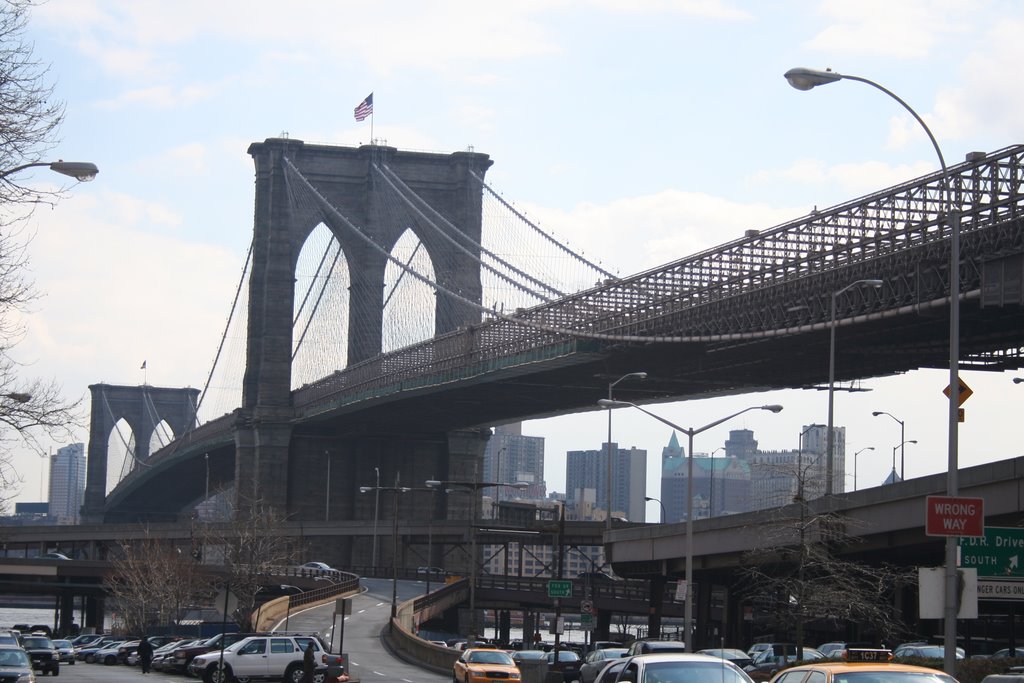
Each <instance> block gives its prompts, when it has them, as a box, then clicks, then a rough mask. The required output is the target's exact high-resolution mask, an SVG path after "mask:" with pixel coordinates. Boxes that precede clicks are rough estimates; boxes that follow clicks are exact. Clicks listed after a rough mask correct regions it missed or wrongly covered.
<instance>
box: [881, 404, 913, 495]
mask: <svg viewBox="0 0 1024 683" xmlns="http://www.w3.org/2000/svg"><path fill="white" fill-rule="evenodd" d="M871 414H872V415H873V416H875V417H878V416H879V415H888V416H889V417H891V418H892V419H894V420H896V421H897V422H899V424H900V443H901V444H903V446H905V445H906V443H907V442H906V438H907V435H906V424H905V423H904V422H903V420H901V419H899V418H898V417H896V416H895V415H893V414H892V413H887V412H885V411H884V410H876V411H874V412H872V413H871ZM915 443H916V442H915ZM903 446H900V480H901V481H903V480H906V476H905V475H904V463H905V459H904V457H903V456H904V455H905V453H904V451H905V450H906V449H905V448H904V447H903ZM892 471H893V472H895V471H896V464H895V463H893V467H892Z"/></svg>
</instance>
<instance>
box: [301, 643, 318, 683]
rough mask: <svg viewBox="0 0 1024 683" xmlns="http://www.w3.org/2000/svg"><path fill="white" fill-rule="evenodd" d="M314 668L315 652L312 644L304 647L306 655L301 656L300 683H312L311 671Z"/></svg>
mask: <svg viewBox="0 0 1024 683" xmlns="http://www.w3.org/2000/svg"><path fill="white" fill-rule="evenodd" d="M315 668H316V651H315V650H314V649H313V643H312V642H310V643H309V645H307V646H306V653H305V654H304V655H302V683H313V670H314V669H315Z"/></svg>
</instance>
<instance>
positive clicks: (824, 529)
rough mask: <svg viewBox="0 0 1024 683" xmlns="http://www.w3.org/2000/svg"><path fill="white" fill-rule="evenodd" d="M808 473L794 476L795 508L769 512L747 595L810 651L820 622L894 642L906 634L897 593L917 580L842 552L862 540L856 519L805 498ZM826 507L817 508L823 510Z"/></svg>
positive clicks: (752, 554) (746, 560) (745, 579)
mask: <svg viewBox="0 0 1024 683" xmlns="http://www.w3.org/2000/svg"><path fill="white" fill-rule="evenodd" d="M806 475H807V469H804V470H803V471H802V472H798V473H796V474H795V476H796V478H797V481H798V484H797V493H796V495H795V496H793V503H792V504H791V505H787V506H785V507H781V508H776V509H775V510H773V511H767V512H766V518H765V522H764V524H763V525H760V526H759V528H758V529H757V534H756V537H757V538H759V539H760V541H761V542H760V544H759V545H758V546H757V547H755V548H753V549H752V550H750V551H748V552H747V553H746V554H745V555H744V557H743V568H742V570H741V572H742V581H741V583H742V590H743V592H744V594H745V595H746V596H747V597H748V598H749V599H751V600H752V601H754V602H755V603H756V604H759V605H761V606H762V607H764V608H766V610H767V613H768V614H769V615H770V618H771V619H772V620H773V621H774V624H773V626H774V628H775V629H776V630H777V631H780V632H782V633H785V634H792V635H793V636H795V644H796V646H797V648H798V652H800V651H801V650H802V648H803V647H804V630H805V625H806V624H808V623H809V622H811V621H814V620H818V619H825V620H830V621H831V622H833V623H835V622H840V623H845V624H848V625H855V626H856V627H857V628H858V629H859V630H860V631H861V632H862V633H864V634H865V636H864V639H867V637H868V635H870V636H871V637H872V638H873V639H874V640H876V641H889V640H890V639H893V638H895V637H898V636H900V635H903V634H905V633H906V626H905V625H904V624H903V623H902V621H901V620H900V618H899V613H898V610H897V609H896V606H895V597H894V596H895V594H896V590H897V589H898V588H899V587H901V586H907V585H913V584H914V583H916V576H915V574H914V572H913V571H912V570H907V569H904V568H899V567H894V566H891V565H888V564H885V563H879V564H870V565H869V564H866V563H862V562H856V561H853V560H850V559H845V558H843V557H840V556H839V555H838V554H837V551H839V550H840V549H845V550H849V548H850V547H851V546H854V545H856V543H857V542H858V539H857V538H856V537H854V536H853V535H852V534H851V533H850V525H851V523H852V522H851V520H850V519H849V518H847V517H844V516H843V515H839V514H837V513H835V512H831V511H828V509H827V507H826V506H823V505H821V506H814V505H812V504H810V503H809V502H808V501H807V500H806V499H805V498H804V495H803V494H804V490H805V487H804V485H803V484H804V479H805V478H806ZM818 507H821V508H823V509H821V510H818V509H816V508H818Z"/></svg>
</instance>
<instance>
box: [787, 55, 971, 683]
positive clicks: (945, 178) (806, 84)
mask: <svg viewBox="0 0 1024 683" xmlns="http://www.w3.org/2000/svg"><path fill="white" fill-rule="evenodd" d="M784 75H785V77H786V80H787V81H789V84H790V85H791V86H793V87H794V88H796V89H797V90H810V89H811V88H814V87H816V86H819V85H826V84H828V83H834V82H836V81H839V80H847V81H858V82H860V83H864V84H866V85H870V86H871V87H872V88H875V89H877V90H880V91H881V92H883V93H885V94H886V95H888V96H889V97H891V98H892V99H894V100H896V102H898V103H899V104H900V106H902V107H903V108H904V109H905V110H907V111H908V112H909V113H910V115H911V116H913V117H914V120H915V121H917V122H918V124H920V126H921V129H922V130H924V132H925V135H927V136H928V140H929V141H930V142H931V143H932V147H933V148H934V149H935V154H936V155H937V156H938V157H939V165H940V166H941V167H942V191H943V194H944V198H943V199H944V203H945V206H946V209H947V212H946V217H947V220H948V222H949V417H948V422H949V445H948V458H947V460H948V462H947V471H946V493H947V495H949V496H951V497H952V496H956V495H957V493H958V490H959V482H958V478H959V474H958V470H957V468H958V465H957V460H958V453H957V450H958V447H959V443H958V440H959V434H958V428H959V425H958V422H959V408H960V212H959V211H958V210H956V209H954V208H953V205H952V201H951V197H950V193H951V190H950V176H949V169H948V168H947V167H946V159H945V158H944V157H943V156H942V150H941V149H939V143H938V142H937V141H936V140H935V136H934V135H932V131H931V129H930V128H928V125H927V124H926V123H925V122H924V119H922V118H921V117H920V116H919V115H918V113H917V112H916V111H914V109H913V108H912V107H911V106H910V105H909V104H907V103H906V102H904V101H903V100H902V99H900V97H899V96H898V95H896V94H895V93H894V92H892V91H891V90H888V89H887V88H884V87H883V86H881V85H879V84H878V83H875V82H874V81H871V80H868V79H867V78H862V77H860V76H850V75H848V74H840V73H836V72H835V71H820V70H817V69H806V68H803V67H800V68H795V69H790V70H789V71H787V72H786V73H785V74H784ZM956 550H957V538H956V536H948V537H946V557H945V563H946V571H945V580H946V581H945V583H946V591H945V594H946V595H945V605H944V608H943V618H944V622H945V623H944V624H943V638H944V642H946V643H947V644H948V643H956V615H957V572H956ZM942 664H943V670H945V671H946V673H948V674H950V675H953V674H954V673H955V671H956V649H955V648H953V647H947V648H945V650H944V656H943V662H942Z"/></svg>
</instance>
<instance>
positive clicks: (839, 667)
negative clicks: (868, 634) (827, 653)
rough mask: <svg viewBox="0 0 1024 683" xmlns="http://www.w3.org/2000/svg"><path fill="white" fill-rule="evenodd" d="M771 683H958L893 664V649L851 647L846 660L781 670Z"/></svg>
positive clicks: (937, 673)
mask: <svg viewBox="0 0 1024 683" xmlns="http://www.w3.org/2000/svg"><path fill="white" fill-rule="evenodd" d="M771 683H957V680H956V679H955V678H953V677H952V676H950V675H949V674H947V673H945V672H943V671H940V670H939V669H929V668H928V667H924V666H911V665H909V664H894V663H893V662H892V652H891V651H890V650H876V649H868V648H851V649H848V650H845V651H844V654H843V661H818V662H815V663H813V664H803V665H801V666H794V667H792V668H789V669H786V670H784V671H780V672H779V673H777V674H775V676H774V677H773V678H772V680H771Z"/></svg>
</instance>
